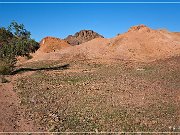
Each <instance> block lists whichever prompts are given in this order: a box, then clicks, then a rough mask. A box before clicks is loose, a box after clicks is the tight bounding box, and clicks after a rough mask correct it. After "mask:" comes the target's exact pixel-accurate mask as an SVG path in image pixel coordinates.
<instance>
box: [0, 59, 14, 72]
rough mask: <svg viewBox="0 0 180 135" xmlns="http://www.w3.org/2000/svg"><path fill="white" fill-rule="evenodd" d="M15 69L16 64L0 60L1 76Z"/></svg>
mask: <svg viewBox="0 0 180 135" xmlns="http://www.w3.org/2000/svg"><path fill="white" fill-rule="evenodd" d="M13 69H14V64H11V63H8V62H5V61H3V60H0V75H7V74H10V73H11V72H12V70H13Z"/></svg>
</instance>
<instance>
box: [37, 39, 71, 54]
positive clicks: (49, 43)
mask: <svg viewBox="0 0 180 135" xmlns="http://www.w3.org/2000/svg"><path fill="white" fill-rule="evenodd" d="M69 46H70V45H69V44H68V43H67V42H66V41H64V40H62V39H59V38H55V37H45V38H43V39H42V40H41V42H40V49H39V51H42V52H45V53H49V52H55V51H57V50H61V49H63V48H66V47H69Z"/></svg>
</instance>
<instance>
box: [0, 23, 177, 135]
mask: <svg viewBox="0 0 180 135" xmlns="http://www.w3.org/2000/svg"><path fill="white" fill-rule="evenodd" d="M83 35H85V34H83ZM78 36H79V35H78ZM73 38H74V37H73V36H72V37H71V38H70V41H71V42H72V40H73ZM77 39H78V41H77ZM77 39H76V41H75V42H73V45H71V44H70V43H68V42H66V40H67V39H66V40H61V39H56V38H52V37H46V38H45V39H42V41H41V42H40V45H41V47H40V49H39V50H37V52H35V53H34V54H32V59H30V60H26V59H24V58H19V61H18V63H17V65H16V70H15V71H14V72H13V73H12V75H6V76H5V78H6V79H7V80H8V82H6V83H0V89H1V90H0V97H1V98H0V104H1V105H0V132H94V133H99V132H172V133H173V132H174V133H175V132H180V104H179V103H180V36H179V33H173V32H169V31H165V30H153V29H150V28H148V27H147V26H144V25H140V26H134V27H132V28H130V29H129V30H128V31H127V32H126V33H124V34H119V35H117V36H116V37H114V38H111V39H106V38H103V37H97V38H94V39H92V40H89V39H88V41H87V42H84V39H83V40H82V39H81V41H83V42H80V41H79V37H78V38H77ZM46 41H47V42H46ZM73 41H74V40H73ZM76 42H78V44H79V43H80V44H79V45H74V44H75V43H76Z"/></svg>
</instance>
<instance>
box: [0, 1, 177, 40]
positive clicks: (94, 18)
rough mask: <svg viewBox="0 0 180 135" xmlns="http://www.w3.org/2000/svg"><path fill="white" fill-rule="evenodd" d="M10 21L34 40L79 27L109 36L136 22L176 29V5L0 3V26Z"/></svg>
mask: <svg viewBox="0 0 180 135" xmlns="http://www.w3.org/2000/svg"><path fill="white" fill-rule="evenodd" d="M3 1H5V0H0V2H3ZM6 1H7V0H6ZM9 1H10V0H9ZM11 1H25V0H11ZM29 1H33V0H29ZM39 1H42V0H39ZM43 1H48V0H43ZM54 1H58V0H54ZM69 1H82V0H69ZM89 1H92V0H89ZM94 1H107V0H94ZM113 1H117V0H113ZM129 1H135V0H129ZM137 1H143V0H137ZM149 1H155V0H149ZM161 1H170V0H159V2H161ZM171 1H172V0H171ZM174 1H178V0H174ZM13 20H15V21H17V22H18V23H23V24H24V25H25V27H26V29H27V30H29V31H30V32H31V35H32V36H31V37H32V38H34V39H35V40H37V41H40V40H41V39H42V38H43V37H46V36H55V37H59V38H65V37H66V36H67V35H69V34H74V33H75V32H77V31H79V30H83V29H90V30H94V31H96V32H98V33H100V34H102V35H103V36H104V37H106V38H111V37H113V36H115V35H117V34H118V33H123V32H126V31H127V30H128V29H129V27H131V26H133V25H138V24H145V25H147V26H149V27H151V28H153V29H158V28H166V29H168V30H170V31H179V32H180V4H0V27H1V26H5V27H6V26H8V25H9V24H10V22H11V21H13Z"/></svg>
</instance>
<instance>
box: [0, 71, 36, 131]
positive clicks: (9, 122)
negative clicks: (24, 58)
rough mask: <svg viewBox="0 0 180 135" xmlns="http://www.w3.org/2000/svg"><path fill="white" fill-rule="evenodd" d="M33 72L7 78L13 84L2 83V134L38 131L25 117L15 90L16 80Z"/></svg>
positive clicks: (0, 122)
mask: <svg viewBox="0 0 180 135" xmlns="http://www.w3.org/2000/svg"><path fill="white" fill-rule="evenodd" d="M31 74H32V72H27V73H23V74H20V75H14V76H11V77H7V78H8V80H10V81H11V82H9V83H0V97H1V98H0V132H28V131H31V132H32V131H37V127H36V126H35V125H34V124H33V122H32V121H31V120H27V119H26V118H25V117H24V113H23V112H24V111H23V108H22V107H21V106H20V99H19V97H18V95H17V94H16V92H15V91H14V90H13V84H14V82H15V80H17V79H18V78H21V77H23V76H28V75H31Z"/></svg>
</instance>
